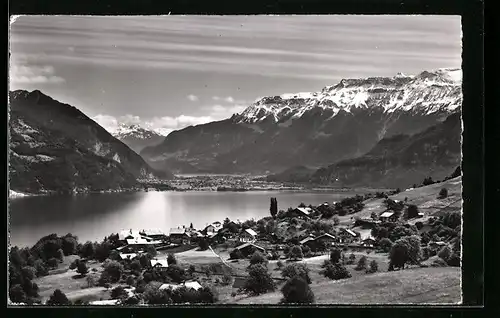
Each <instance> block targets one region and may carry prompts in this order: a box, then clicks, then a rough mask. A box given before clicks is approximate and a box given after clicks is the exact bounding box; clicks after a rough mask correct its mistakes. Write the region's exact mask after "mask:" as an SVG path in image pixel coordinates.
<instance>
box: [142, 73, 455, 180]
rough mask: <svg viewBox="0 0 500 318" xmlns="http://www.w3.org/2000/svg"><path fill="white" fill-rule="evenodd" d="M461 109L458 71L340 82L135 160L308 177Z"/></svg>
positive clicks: (263, 106)
mask: <svg viewBox="0 0 500 318" xmlns="http://www.w3.org/2000/svg"><path fill="white" fill-rule="evenodd" d="M461 103H462V90H461V70H460V69H439V70H435V71H424V72H422V73H420V74H418V75H415V76H406V75H403V74H397V75H396V76H394V77H369V78H361V79H343V80H341V81H340V82H339V83H337V84H336V85H333V86H326V87H324V88H323V89H322V90H320V91H318V92H312V93H311V92H306V93H296V94H283V95H279V96H268V97H263V98H261V99H259V100H257V101H256V102H255V103H254V104H252V105H250V106H249V107H248V108H246V109H245V110H244V111H243V112H242V113H240V114H234V115H233V116H232V117H230V118H227V119H225V120H222V121H217V122H211V123H207V124H203V125H197V126H190V127H187V128H184V129H181V130H178V131H174V132H172V133H170V134H169V135H168V136H167V137H166V138H165V139H164V140H163V142H161V143H160V144H158V145H155V146H148V147H145V148H144V149H143V150H142V151H141V152H140V154H141V155H142V156H143V157H144V158H145V160H146V161H147V162H148V163H150V164H151V166H153V167H155V168H157V169H171V170H173V171H175V172H185V173H193V172H211V173H252V174H270V173H279V172H282V171H283V170H285V169H289V168H290V167H296V166H302V167H304V168H305V169H310V170H311V171H313V170H316V169H319V168H321V167H326V166H330V165H332V164H336V163H339V162H343V161H344V160H348V159H352V158H359V157H363V156H364V155H365V154H367V153H369V152H370V151H371V150H372V149H373V148H374V147H376V146H377V145H378V143H379V142H380V141H382V140H392V139H391V138H392V137H395V138H397V136H398V135H407V137H405V138H410V137H409V136H412V135H415V134H418V133H422V132H423V131H426V130H427V129H431V127H434V126H436V125H439V124H440V123H442V122H444V121H445V119H446V118H448V116H450V115H451V114H454V113H460V109H461ZM400 138H402V137H400ZM318 180H323V179H321V178H318Z"/></svg>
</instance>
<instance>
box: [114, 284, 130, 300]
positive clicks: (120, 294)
mask: <svg viewBox="0 0 500 318" xmlns="http://www.w3.org/2000/svg"><path fill="white" fill-rule="evenodd" d="M127 296H128V293H127V291H126V290H125V289H124V288H123V287H122V286H118V287H115V288H113V289H112V290H111V299H123V298H125V297H127Z"/></svg>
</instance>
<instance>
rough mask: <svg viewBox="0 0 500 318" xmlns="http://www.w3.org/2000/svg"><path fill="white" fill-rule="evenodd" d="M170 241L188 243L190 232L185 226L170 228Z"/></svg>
mask: <svg viewBox="0 0 500 318" xmlns="http://www.w3.org/2000/svg"><path fill="white" fill-rule="evenodd" d="M170 242H172V243H174V244H190V243H191V234H190V233H189V232H188V231H186V228H173V229H170Z"/></svg>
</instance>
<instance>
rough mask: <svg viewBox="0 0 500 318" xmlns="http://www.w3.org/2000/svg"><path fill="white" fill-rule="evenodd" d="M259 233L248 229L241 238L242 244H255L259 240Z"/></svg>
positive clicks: (242, 233)
mask: <svg viewBox="0 0 500 318" xmlns="http://www.w3.org/2000/svg"><path fill="white" fill-rule="evenodd" d="M257 235H258V234H257V233H256V232H255V231H254V230H252V229H246V230H244V231H243V232H241V234H240V236H239V240H240V242H254V241H255V240H256V239H257Z"/></svg>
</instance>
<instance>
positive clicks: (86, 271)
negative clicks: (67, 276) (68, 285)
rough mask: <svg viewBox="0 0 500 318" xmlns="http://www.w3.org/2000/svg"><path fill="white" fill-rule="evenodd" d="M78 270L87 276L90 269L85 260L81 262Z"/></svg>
mask: <svg viewBox="0 0 500 318" xmlns="http://www.w3.org/2000/svg"><path fill="white" fill-rule="evenodd" d="M76 271H77V273H78V274H80V275H82V276H85V275H87V273H88V272H89V269H88V268H87V265H86V264H85V262H79V263H78V267H77V269H76Z"/></svg>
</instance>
